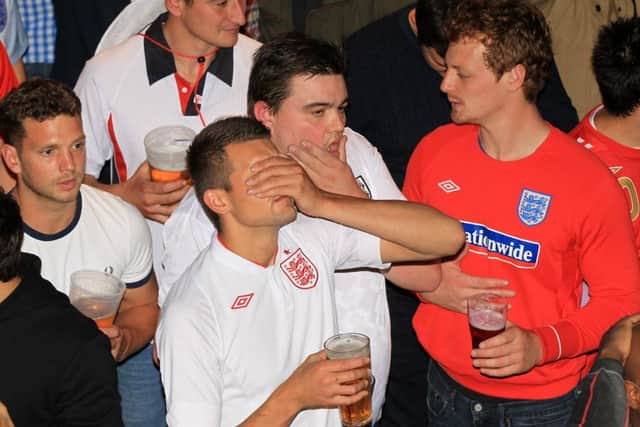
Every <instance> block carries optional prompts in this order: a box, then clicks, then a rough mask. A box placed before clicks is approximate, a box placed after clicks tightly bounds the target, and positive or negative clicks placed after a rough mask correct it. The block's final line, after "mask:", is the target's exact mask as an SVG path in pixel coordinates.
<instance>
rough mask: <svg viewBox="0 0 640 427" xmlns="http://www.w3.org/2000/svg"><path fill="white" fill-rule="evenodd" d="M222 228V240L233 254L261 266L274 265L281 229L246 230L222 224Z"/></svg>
mask: <svg viewBox="0 0 640 427" xmlns="http://www.w3.org/2000/svg"><path fill="white" fill-rule="evenodd" d="M220 228H221V229H222V230H223V231H221V232H220V240H222V242H223V243H224V245H225V246H226V247H227V248H229V250H231V251H232V252H233V253H235V254H237V255H240V256H241V257H242V258H244V259H247V260H249V261H251V262H253V263H256V264H259V265H263V266H268V265H271V264H273V262H274V259H275V255H276V251H277V250H278V232H279V230H280V227H277V228H274V227H262V228H246V227H241V226H235V227H233V226H229V225H228V224H224V223H222V224H221V227H220Z"/></svg>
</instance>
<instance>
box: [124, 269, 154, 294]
mask: <svg viewBox="0 0 640 427" xmlns="http://www.w3.org/2000/svg"><path fill="white" fill-rule="evenodd" d="M151 276H153V268H151V271H149V274H147V275H146V276H145V277H144V278H143V279H142V280H138V281H137V282H132V283H125V285H126V286H127V289H135V288H139V287H141V286H142V285H144V284H145V283H147V282H148V281H149V280H150V279H151Z"/></svg>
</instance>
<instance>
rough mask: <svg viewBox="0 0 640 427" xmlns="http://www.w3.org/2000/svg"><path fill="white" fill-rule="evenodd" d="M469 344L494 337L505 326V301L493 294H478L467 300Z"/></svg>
mask: <svg viewBox="0 0 640 427" xmlns="http://www.w3.org/2000/svg"><path fill="white" fill-rule="evenodd" d="M467 311H468V315H469V329H470V330H471V345H472V347H473V348H478V346H479V345H480V343H481V342H482V341H484V340H486V339H489V338H491V337H494V336H496V335H498V334H499V333H501V332H503V331H504V330H505V327H506V326H507V303H506V302H503V301H501V300H500V298H499V297H498V296H497V295H494V294H480V295H476V296H475V297H471V298H469V299H468V300H467Z"/></svg>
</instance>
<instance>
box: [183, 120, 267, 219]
mask: <svg viewBox="0 0 640 427" xmlns="http://www.w3.org/2000/svg"><path fill="white" fill-rule="evenodd" d="M269 136H270V134H269V129H267V128H266V127H264V125H263V124H262V123H260V122H259V121H257V120H256V119H253V118H250V117H240V116H237V117H229V118H226V119H221V120H218V121H215V122H213V123H211V124H210V125H209V126H207V127H206V128H204V129H202V131H200V133H199V134H198V135H196V137H195V138H194V140H193V143H192V144H191V147H190V148H189V151H188V152H187V168H188V169H189V174H190V175H191V180H192V181H193V186H194V188H195V191H196V196H197V197H198V201H199V202H200V204H201V205H202V207H203V209H204V210H205V212H206V213H207V216H208V217H209V219H210V220H211V222H213V225H214V226H215V227H216V228H217V229H220V219H219V218H218V215H217V214H216V213H215V212H213V211H212V210H211V209H209V207H208V206H207V205H205V203H204V193H205V192H206V191H207V190H209V189H212V188H221V189H224V190H227V191H229V190H231V183H230V182H229V175H230V174H231V172H232V170H231V167H230V165H229V162H228V161H227V154H226V151H225V148H226V147H227V146H229V145H231V144H237V143H243V142H247V141H252V140H255V139H269Z"/></svg>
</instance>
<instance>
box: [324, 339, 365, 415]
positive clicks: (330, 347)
mask: <svg viewBox="0 0 640 427" xmlns="http://www.w3.org/2000/svg"><path fill="white" fill-rule="evenodd" d="M324 349H325V351H326V352H327V357H328V358H329V359H352V358H355V357H371V349H370V346H369V337H368V336H366V335H364V334H357V333H346V334H338V335H334V336H332V337H331V338H329V339H328V340H326V341H325V342H324ZM369 384H370V387H371V385H372V381H370V382H369ZM371 391H372V390H371V388H370V389H369V394H368V395H367V396H365V397H364V398H362V399H361V400H359V401H357V402H355V403H352V404H351V405H343V406H341V407H340V417H341V419H342V425H343V427H370V426H371V418H372V417H371Z"/></svg>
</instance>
